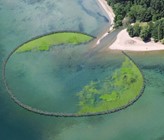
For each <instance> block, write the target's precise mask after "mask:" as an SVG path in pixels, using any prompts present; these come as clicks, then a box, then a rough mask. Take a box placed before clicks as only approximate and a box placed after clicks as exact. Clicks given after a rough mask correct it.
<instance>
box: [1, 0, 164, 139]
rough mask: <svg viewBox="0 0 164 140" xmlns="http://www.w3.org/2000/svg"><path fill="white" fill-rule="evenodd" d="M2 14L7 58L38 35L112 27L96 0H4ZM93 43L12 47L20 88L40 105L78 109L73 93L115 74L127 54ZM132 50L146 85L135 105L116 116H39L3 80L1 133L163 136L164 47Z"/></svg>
mask: <svg viewBox="0 0 164 140" xmlns="http://www.w3.org/2000/svg"><path fill="white" fill-rule="evenodd" d="M91 7H92V8H91ZM79 15H80V16H79ZM0 18H1V19H0V63H1V64H2V62H3V60H4V59H5V58H6V57H7V55H8V54H9V53H10V52H11V51H12V50H13V49H14V48H16V47H17V46H18V45H20V44H22V43H23V42H25V41H27V40H29V39H31V38H33V37H36V36H38V35H42V34H45V33H49V32H52V31H63V30H71V31H72V30H73V31H81V32H84V33H89V34H91V35H94V36H97V35H98V34H99V33H101V32H102V31H104V30H105V29H106V28H107V27H108V26H109V20H108V19H107V15H106V14H105V13H104V11H102V8H100V7H99V6H98V4H97V3H96V2H95V0H69V1H67V0H60V1H58V0H22V1H21V0H12V1H11V0H1V1H0ZM102 27H104V28H102ZM91 46H92V43H90V44H85V45H84V44H83V45H76V46H73V45H67V46H65V45H59V46H55V47H53V48H52V49H51V51H49V52H33V53H30V52H28V53H22V54H14V55H13V56H12V57H11V59H10V61H9V63H8V65H7V80H8V83H9V85H10V88H11V89H12V90H13V92H14V95H15V96H16V97H17V98H18V99H20V100H21V101H22V102H24V103H26V104H28V105H31V106H33V107H36V108H39V109H43V110H47V111H55V112H76V111H77V104H78V102H77V100H78V99H77V97H76V96H75V94H76V93H77V92H79V90H80V89H81V88H82V87H83V86H85V85H86V84H88V82H89V81H91V80H99V79H103V78H104V77H106V76H109V75H111V74H112V72H113V71H114V70H115V69H117V68H118V67H120V65H121V62H122V61H123V60H124V56H123V55H122V54H121V52H119V51H110V50H108V51H107V49H105V47H104V46H105V43H104V44H102V45H100V46H99V48H98V49H93V48H91ZM101 48H102V49H101ZM128 54H129V55H130V56H131V57H132V58H133V59H134V60H135V61H136V63H137V64H139V65H140V67H141V70H142V71H143V73H144V76H145V80H146V89H145V92H144V95H143V96H142V97H141V98H140V99H139V100H138V101H137V102H136V103H135V104H134V105H132V106H130V107H129V108H127V109H125V110H124V111H121V112H117V113H114V114H110V115H104V116H96V117H84V118H55V117H45V116H40V115H37V114H34V113H31V112H28V111H26V110H24V109H22V108H20V107H19V106H18V105H16V104H15V103H14V102H13V101H12V100H11V99H10V98H9V95H8V94H7V92H6V90H5V88H4V86H3V84H2V80H1V82H0V140H29V139H30V140H100V139H102V140H131V139H132V140H163V139H164V119H163V118H164V109H163V106H164V86H163V84H164V51H160V52H159V51H157V52H143V53H134V52H133V53H132V52H128ZM0 67H2V65H0ZM1 71H2V70H1V69H0V72H1Z"/></svg>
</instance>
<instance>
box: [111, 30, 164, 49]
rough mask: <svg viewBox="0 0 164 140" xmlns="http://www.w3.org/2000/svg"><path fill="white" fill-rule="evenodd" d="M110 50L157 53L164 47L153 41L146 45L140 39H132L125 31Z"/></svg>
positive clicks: (119, 35)
mask: <svg viewBox="0 0 164 140" xmlns="http://www.w3.org/2000/svg"><path fill="white" fill-rule="evenodd" d="M109 48H110V49H112V50H128V51H157V50H164V45H162V44H161V43H155V42H152V41H151V42H148V43H145V42H143V41H142V40H141V38H139V37H134V38H132V37H130V36H129V34H128V32H127V31H126V29H124V30H122V31H121V32H120V33H119V34H118V36H117V39H116V41H115V42H114V43H113V44H112V45H111V46H109Z"/></svg>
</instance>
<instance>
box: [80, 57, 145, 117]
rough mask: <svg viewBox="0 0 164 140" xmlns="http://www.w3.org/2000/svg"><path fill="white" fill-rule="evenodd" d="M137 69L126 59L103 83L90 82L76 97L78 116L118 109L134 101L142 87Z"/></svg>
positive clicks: (140, 76) (141, 78) (141, 79)
mask: <svg viewBox="0 0 164 140" xmlns="http://www.w3.org/2000/svg"><path fill="white" fill-rule="evenodd" d="M143 81H144V80H143V77H142V74H141V73H140V71H139V69H138V67H137V66H136V65H135V64H134V63H133V62H132V61H131V60H130V59H129V58H128V57H126V59H125V61H124V62H123V63H122V66H121V68H120V69H118V70H116V71H115V72H114V73H113V75H112V77H107V78H106V79H104V80H103V81H96V82H94V81H92V82H90V83H89V84H88V85H86V86H85V87H84V88H83V89H82V90H81V91H80V92H79V93H77V96H78V98H79V112H78V113H79V114H85V113H95V112H103V111H108V110H113V109H118V108H120V107H122V106H125V105H127V104H128V103H129V102H131V101H133V100H135V98H136V97H138V95H139V94H140V91H141V89H142V86H143Z"/></svg>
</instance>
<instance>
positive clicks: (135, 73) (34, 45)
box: [3, 32, 145, 117]
mask: <svg viewBox="0 0 164 140" xmlns="http://www.w3.org/2000/svg"><path fill="white" fill-rule="evenodd" d="M94 38H95V37H93V36H91V35H88V34H83V33H79V32H55V33H51V34H47V35H44V36H39V37H36V38H33V39H31V40H30V41H27V42H25V43H23V44H22V45H20V46H18V47H17V48H16V49H15V50H13V51H12V52H11V53H10V54H9V56H8V57H7V59H6V61H5V62H4V65H3V81H4V84H5V86H6V89H7V91H8V93H9V95H10V97H11V98H12V99H13V100H14V102H15V103H17V104H18V105H19V106H21V107H23V108H25V109H26V110H29V111H31V112H34V113H37V114H41V115H47V116H57V117H80V116H93V115H101V114H109V113H113V112H117V111H120V110H122V109H125V108H126V107H128V106H130V105H132V104H133V103H134V102H135V101H137V100H138V99H139V97H140V96H141V95H142V93H143V91H144V87H145V86H144V78H143V75H142V72H141V71H140V69H139V68H138V66H137V65H136V64H135V62H134V61H133V60H132V59H131V58H130V57H129V56H128V55H127V54H126V53H125V52H123V54H124V56H125V60H124V61H123V62H122V65H121V66H120V68H117V69H116V70H114V71H113V72H112V74H111V75H109V76H105V77H103V78H100V79H97V80H91V81H89V82H88V84H85V85H84V86H83V87H82V88H80V89H79V90H78V92H76V93H75V94H74V95H73V96H74V97H75V98H76V99H77V101H76V102H77V104H76V106H77V107H76V108H77V110H76V112H73V113H65V112H60V113H58V112H53V111H47V110H44V109H39V108H36V107H33V106H31V105H27V103H24V102H23V101H21V100H19V98H17V96H15V94H14V92H13V91H12V90H11V89H10V88H9V84H8V82H7V79H6V66H7V63H8V61H9V59H10V57H11V56H12V55H13V54H21V53H23V52H24V53H25V52H27V53H35V52H38V51H43V52H44V51H48V50H50V48H51V47H53V46H54V45H60V44H66V45H68V44H73V45H78V44H83V43H87V42H90V41H92V40H93V39H94ZM75 49H76V48H75ZM80 67H81V68H82V67H83V65H80ZM100 74H101V73H100ZM43 102H44V101H43ZM46 102H47V101H46Z"/></svg>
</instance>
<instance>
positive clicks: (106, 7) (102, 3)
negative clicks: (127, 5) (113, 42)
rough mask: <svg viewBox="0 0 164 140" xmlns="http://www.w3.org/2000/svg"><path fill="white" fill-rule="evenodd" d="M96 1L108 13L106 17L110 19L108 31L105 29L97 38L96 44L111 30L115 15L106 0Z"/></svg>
mask: <svg viewBox="0 0 164 140" xmlns="http://www.w3.org/2000/svg"><path fill="white" fill-rule="evenodd" d="M98 3H99V5H100V6H101V7H102V8H103V9H104V11H105V12H106V13H107V15H108V18H109V19H110V22H111V23H110V24H111V26H110V28H109V30H108V31H106V32H105V33H104V34H103V35H102V36H101V37H100V38H99V39H98V40H97V43H96V44H97V45H98V44H99V43H100V41H101V40H102V39H103V38H104V37H105V36H107V35H108V34H109V33H108V32H109V31H111V30H113V25H114V17H115V14H114V12H113V9H112V8H111V7H110V6H109V5H108V3H107V1H106V0H98Z"/></svg>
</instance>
